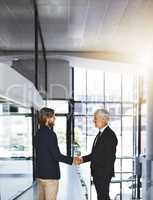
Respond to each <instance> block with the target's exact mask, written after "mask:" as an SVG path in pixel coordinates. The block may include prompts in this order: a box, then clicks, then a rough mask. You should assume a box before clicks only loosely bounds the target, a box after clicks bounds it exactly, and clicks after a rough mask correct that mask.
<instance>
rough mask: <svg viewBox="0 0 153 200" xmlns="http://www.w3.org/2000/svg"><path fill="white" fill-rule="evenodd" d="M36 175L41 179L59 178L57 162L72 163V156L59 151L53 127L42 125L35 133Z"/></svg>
mask: <svg viewBox="0 0 153 200" xmlns="http://www.w3.org/2000/svg"><path fill="white" fill-rule="evenodd" d="M35 145H36V176H37V178H42V179H60V167H59V162H64V163H67V164H72V162H73V158H71V157H67V156H64V155H62V154H61V153H60V150H59V147H58V142H57V136H56V134H55V132H54V131H53V129H49V128H48V127H47V126H42V127H41V128H40V129H39V130H38V131H37V134H36V138H35Z"/></svg>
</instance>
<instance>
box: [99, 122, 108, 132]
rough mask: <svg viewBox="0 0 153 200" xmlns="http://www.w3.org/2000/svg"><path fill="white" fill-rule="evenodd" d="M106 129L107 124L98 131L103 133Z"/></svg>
mask: <svg viewBox="0 0 153 200" xmlns="http://www.w3.org/2000/svg"><path fill="white" fill-rule="evenodd" d="M107 127H108V124H107V125H106V126H105V127H103V128H100V129H99V131H100V132H101V133H103V132H104V130H105V129H106V128H107Z"/></svg>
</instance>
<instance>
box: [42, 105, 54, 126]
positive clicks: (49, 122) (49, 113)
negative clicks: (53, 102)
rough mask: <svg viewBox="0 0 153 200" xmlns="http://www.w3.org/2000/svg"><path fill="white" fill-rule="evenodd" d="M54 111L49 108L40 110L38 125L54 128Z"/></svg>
mask: <svg viewBox="0 0 153 200" xmlns="http://www.w3.org/2000/svg"><path fill="white" fill-rule="evenodd" d="M55 119H56V118H55V111H54V110H53V109H51V108H46V107H44V108H42V109H41V110H40V111H39V124H40V125H41V126H44V125H45V126H50V127H52V126H54V125H55Z"/></svg>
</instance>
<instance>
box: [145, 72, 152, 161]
mask: <svg viewBox="0 0 153 200" xmlns="http://www.w3.org/2000/svg"><path fill="white" fill-rule="evenodd" d="M147 81H148V82H147V136H146V137H147V138H146V139H147V143H146V157H147V160H152V161H153V69H150V71H149V73H148V80H147Z"/></svg>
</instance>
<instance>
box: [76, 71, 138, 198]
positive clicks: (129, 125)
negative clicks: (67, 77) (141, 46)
mask: <svg viewBox="0 0 153 200" xmlns="http://www.w3.org/2000/svg"><path fill="white" fill-rule="evenodd" d="M80 77H81V78H80ZM80 79H81V80H83V82H82V81H81V82H80ZM74 80H75V82H74V97H75V113H74V115H75V134H76V137H75V140H77V143H78V145H79V146H80V148H81V152H82V155H85V154H88V153H90V152H91V148H92V144H93V141H94V139H95V136H96V135H97V133H98V130H97V129H95V128H94V124H93V115H94V112H95V110H96V109H98V108H106V109H107V110H108V111H109V112H110V115H111V119H110V127H111V128H112V129H113V130H114V131H115V133H116V135H117V137H118V146H117V160H116V163H115V172H116V176H115V178H113V180H112V184H111V198H115V197H116V198H123V199H126V198H129V199H132V198H133V194H134V192H135V186H134V185H135V178H134V156H135V153H136V152H135V148H134V146H136V145H137V144H136V131H135V130H136V126H137V124H136V123H137V120H136V119H137V104H138V102H137V96H138V95H137V93H138V75H137V74H132V73H126V74H122V73H116V72H115V73H113V72H111V73H110V72H102V71H98V70H86V69H81V68H75V69H74ZM80 91H81V92H80ZM80 93H81V95H80ZM78 97H79V98H78ZM78 136H79V137H78ZM78 138H79V139H78ZM88 167H89V164H85V167H84V166H81V170H82V171H83V173H82V176H83V177H84V179H85V181H86V183H87V184H89V182H90V181H89V180H88V179H89V174H88V175H87V171H89V170H86V169H87V168H88ZM84 174H85V175H84ZM88 190H90V187H89V186H88ZM91 191H92V192H91V193H92V199H95V198H96V194H95V189H94V187H91Z"/></svg>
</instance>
